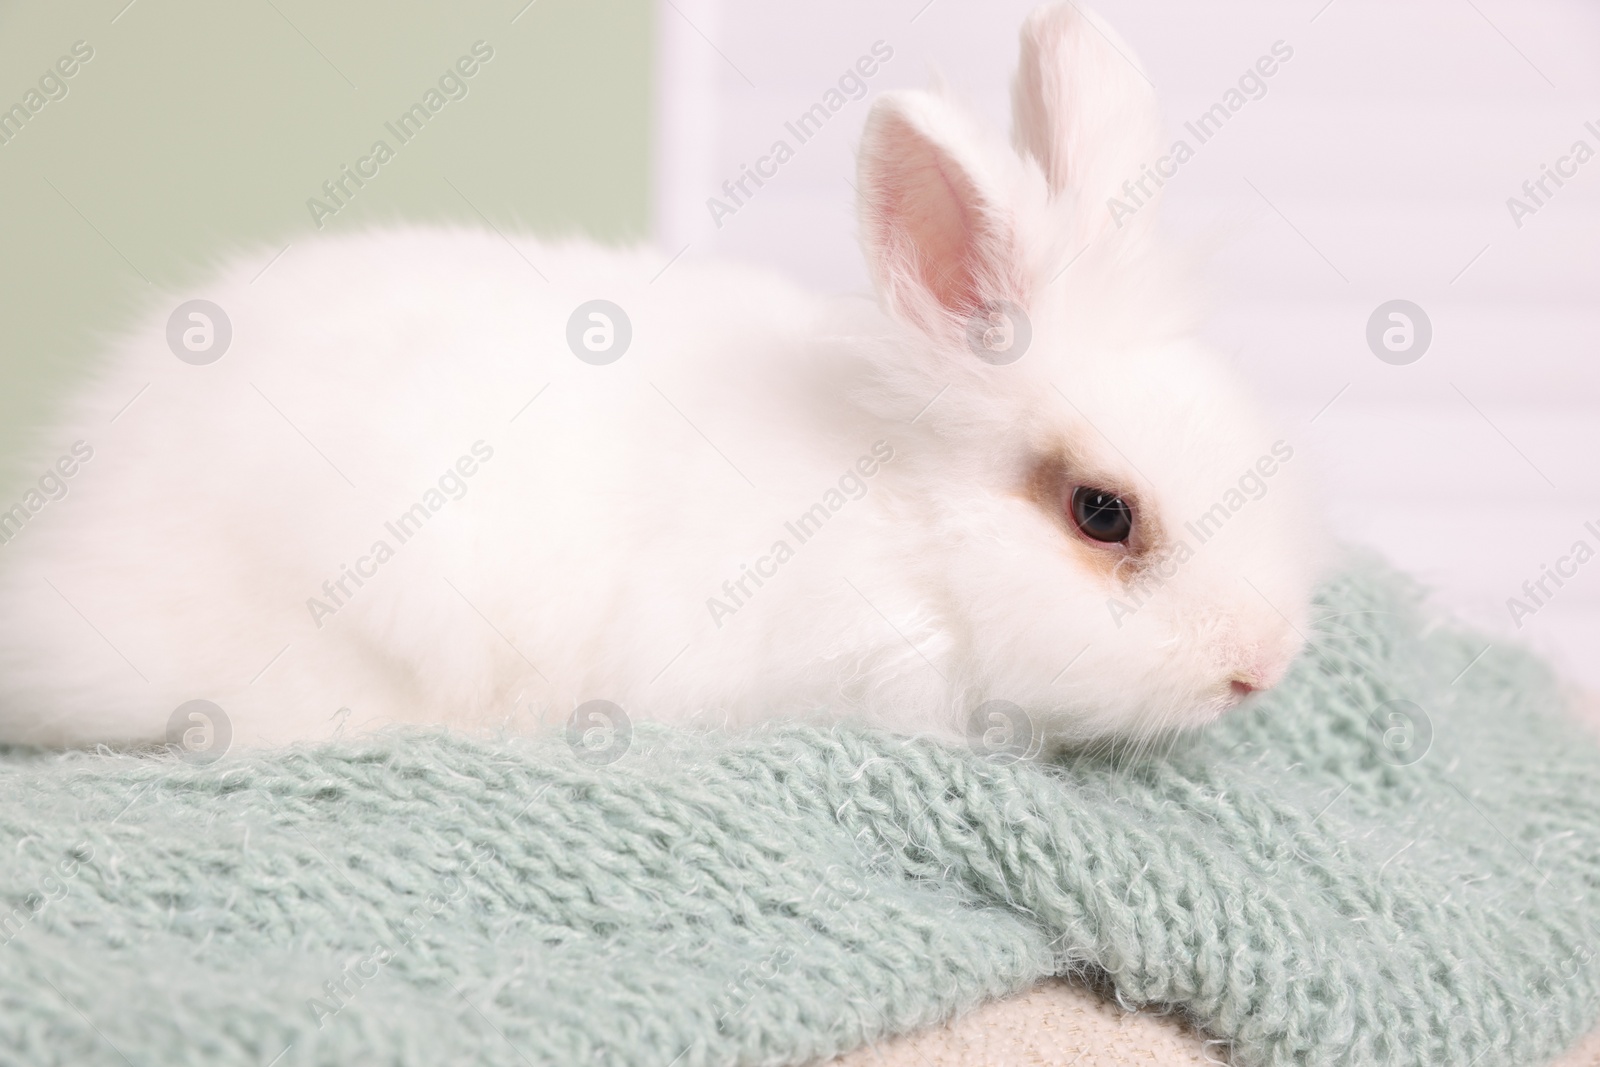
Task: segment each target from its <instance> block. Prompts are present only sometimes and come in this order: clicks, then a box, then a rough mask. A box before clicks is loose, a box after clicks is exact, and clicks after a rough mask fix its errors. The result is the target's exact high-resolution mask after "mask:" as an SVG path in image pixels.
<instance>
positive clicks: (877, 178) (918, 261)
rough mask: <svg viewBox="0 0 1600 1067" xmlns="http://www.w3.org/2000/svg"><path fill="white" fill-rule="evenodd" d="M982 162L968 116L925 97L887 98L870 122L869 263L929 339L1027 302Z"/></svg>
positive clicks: (882, 287)
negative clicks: (1003, 304) (993, 310)
mask: <svg viewBox="0 0 1600 1067" xmlns="http://www.w3.org/2000/svg"><path fill="white" fill-rule="evenodd" d="M984 158H985V153H984V152H983V151H982V150H981V146H980V142H979V140H978V138H977V137H976V135H975V134H973V133H972V132H971V131H970V130H969V129H968V128H967V126H966V124H965V122H964V121H963V120H962V118H961V117H960V116H959V115H958V114H957V113H956V112H955V111H954V110H953V109H951V108H950V107H949V105H947V104H946V103H945V102H944V101H943V100H941V99H940V98H938V97H935V96H932V95H929V94H927V93H920V92H895V93H886V94H884V95H883V96H881V97H879V98H878V100H877V102H876V103H874V104H873V107H872V113H871V114H870V115H868V117H867V127H866V132H865V134H864V136H863V138H862V143H861V159H860V164H859V175H858V177H859V179H860V185H859V187H858V190H857V192H858V198H859V200H858V202H859V210H860V216H861V219H860V221H861V238H862V243H863V245H864V247H865V250H866V255H867V260H868V265H869V266H870V267H871V268H872V273H873V278H874V281H875V282H876V283H877V287H878V292H879V294H880V296H881V297H882V298H883V300H884V302H885V303H886V304H887V305H888V306H889V307H890V309H891V310H893V311H895V312H897V313H898V314H900V315H901V316H903V317H904V318H906V319H908V320H909V321H911V322H912V323H913V324H915V325H917V326H919V327H921V328H922V329H923V330H924V331H926V332H928V333H931V334H936V335H944V334H948V333H949V332H950V331H951V330H952V329H955V330H960V329H962V328H964V324H965V322H966V320H967V319H968V318H970V317H971V316H972V314H973V313H974V312H976V311H978V310H979V309H982V308H985V307H987V306H989V305H991V304H993V303H996V302H1000V301H1009V302H1011V303H1015V304H1019V305H1021V304H1025V303H1026V300H1027V295H1028V293H1027V283H1026V281H1025V272H1024V271H1023V270H1022V265H1021V260H1020V256H1019V253H1018V250H1017V241H1016V223H1015V219H1014V214H1013V212H1012V211H1011V210H1010V205H1008V204H1005V203H1002V199H1003V198H1002V195H1001V192H1000V184H1001V183H1000V182H999V181H998V180H996V178H995V176H994V175H992V174H991V173H990V172H989V171H988V170H987V168H986V167H985V166H984Z"/></svg>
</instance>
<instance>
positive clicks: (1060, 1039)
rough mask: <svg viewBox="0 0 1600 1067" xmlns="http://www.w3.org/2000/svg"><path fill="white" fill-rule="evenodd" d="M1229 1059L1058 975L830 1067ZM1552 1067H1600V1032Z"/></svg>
mask: <svg viewBox="0 0 1600 1067" xmlns="http://www.w3.org/2000/svg"><path fill="white" fill-rule="evenodd" d="M1228 1062H1229V1060H1228V1055H1227V1046H1226V1045H1225V1044H1223V1043H1220V1042H1216V1041H1212V1042H1210V1043H1209V1044H1208V1042H1207V1039H1206V1037H1205V1035H1203V1034H1200V1033H1197V1032H1196V1031H1194V1030H1192V1029H1190V1028H1189V1027H1187V1026H1185V1025H1184V1024H1183V1022H1182V1021H1181V1020H1180V1019H1179V1018H1178V1017H1177V1016H1173V1015H1153V1014H1149V1013H1147V1012H1124V1011H1122V1010H1121V1009H1120V1008H1118V1007H1117V1006H1116V1005H1115V1004H1112V1003H1110V1002H1109V1001H1106V1000H1104V999H1102V998H1101V997H1100V996H1098V995H1096V994H1095V993H1094V992H1092V991H1090V990H1089V989H1088V988H1087V987H1085V986H1084V985H1082V984H1081V983H1079V982H1076V981H1072V980H1068V979H1063V978H1053V979H1051V980H1049V981H1046V982H1041V983H1040V984H1039V985H1036V986H1034V987H1033V988H1032V989H1030V990H1029V991H1028V992H1026V993H1022V994H1020V995H1018V996H1015V997H1008V998H1007V999H1005V1000H995V1001H990V1002H989V1003H988V1004H985V1005H983V1006H982V1007H980V1008H978V1009H977V1010H976V1011H973V1012H972V1013H970V1014H968V1015H966V1016H963V1017H962V1018H960V1019H958V1020H956V1021H954V1022H950V1023H945V1024H944V1025H942V1026H933V1027H929V1028H928V1029H926V1030H922V1031H919V1032H917V1033H915V1034H911V1035H908V1036H906V1037H898V1038H894V1039H892V1040H889V1041H885V1042H882V1043H880V1044H877V1045H869V1046H867V1047H866V1048H862V1049H858V1050H856V1051H855V1052H852V1053H850V1054H849V1055H848V1056H841V1057H839V1058H838V1059H836V1060H834V1061H833V1063H832V1065H831V1067H1036V1065H1037V1067H1045V1065H1050V1067H1135V1065H1137V1067H1169V1065H1171V1067H1199V1065H1202V1064H1226V1063H1228ZM1484 1067H1487V1065H1484ZM1497 1067H1498V1065H1497ZM1504 1067H1524V1065H1504ZM1525 1067H1535V1065H1533V1064H1527V1065H1525ZM1552 1067H1600V1031H1595V1032H1594V1033H1591V1034H1590V1035H1589V1036H1588V1038H1587V1039H1585V1040H1584V1041H1583V1042H1582V1044H1580V1045H1579V1046H1578V1047H1577V1048H1574V1049H1572V1050H1571V1051H1570V1052H1568V1053H1567V1055H1565V1056H1563V1057H1561V1058H1560V1059H1558V1060H1556V1061H1555V1062H1554V1064H1552Z"/></svg>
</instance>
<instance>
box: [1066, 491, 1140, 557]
mask: <svg viewBox="0 0 1600 1067" xmlns="http://www.w3.org/2000/svg"><path fill="white" fill-rule="evenodd" d="M1072 521H1073V522H1074V523H1076V524H1077V527H1078V529H1080V530H1082V531H1083V535H1084V536H1085V537H1088V538H1091V539H1093V540H1095V541H1104V542H1106V543H1107V544H1115V543H1117V542H1121V541H1126V540H1127V539H1128V538H1129V536H1131V535H1132V533H1133V508H1132V507H1130V506H1129V505H1128V502H1127V501H1125V500H1123V499H1122V498H1121V497H1120V496H1118V495H1117V494H1115V493H1113V492H1110V491H1109V490H1105V489H1093V488H1090V487H1089V486H1087V485H1080V486H1078V488H1076V489H1074V490H1073V491H1072Z"/></svg>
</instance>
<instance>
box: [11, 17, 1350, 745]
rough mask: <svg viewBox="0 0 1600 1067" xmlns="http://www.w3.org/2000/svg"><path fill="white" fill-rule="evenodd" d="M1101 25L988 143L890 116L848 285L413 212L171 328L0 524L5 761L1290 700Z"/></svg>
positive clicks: (1278, 491)
mask: <svg viewBox="0 0 1600 1067" xmlns="http://www.w3.org/2000/svg"><path fill="white" fill-rule="evenodd" d="M1112 42H1113V37H1112V34H1111V32H1110V31H1109V30H1108V29H1107V28H1106V27H1104V26H1103V25H1100V24H1099V23H1097V22H1095V21H1092V19H1091V18H1090V17H1089V16H1085V15H1083V14H1082V13H1081V12H1080V11H1079V10H1078V9H1077V7H1076V5H1073V4H1062V5H1058V6H1052V7H1048V8H1044V9H1041V10H1039V11H1037V12H1035V14H1034V15H1033V16H1032V17H1031V18H1030V19H1029V20H1028V22H1027V24H1026V25H1025V27H1024V29H1023V34H1022V59H1021V67H1020V70H1019V72H1018V74H1017V77H1016V81H1015V86H1014V106H1015V131H1014V143H1015V149H1016V150H1015V151H1012V150H1011V149H1008V148H1007V147H1005V146H1003V145H1000V144H991V143H989V142H988V141H986V140H985V139H984V138H983V137H982V136H980V134H979V133H977V132H975V131H974V130H973V129H972V128H971V127H970V126H969V124H968V123H967V121H966V120H965V119H964V118H963V117H962V116H961V115H960V113H958V112H957V111H956V110H955V109H954V107H953V106H952V105H951V104H950V103H948V102H947V101H946V100H945V99H943V98H942V97H941V96H938V95H932V94H926V93H917V92H901V93H891V94H887V95H885V96H883V97H881V98H880V99H879V100H878V101H877V102H876V103H875V105H874V107H873V108H872V111H871V114H870V117H869V119H868V121H867V127H866V131H865V134H864V138H863V142H862V146H861V154H860V167H859V191H860V227H861V237H862V245H863V248H864V251H865V254H866V256H867V259H868V261H869V263H870V266H871V269H872V274H873V277H874V280H875V284H876V290H877V292H876V296H877V300H876V301H875V302H872V301H868V300H865V299H832V298H830V299H823V298H819V297H816V296H813V295H809V294H807V293H805V292H802V291H799V290H797V289H796V288H793V287H792V286H790V285H789V284H787V283H785V282H784V281H782V280H780V279H777V278H773V277H769V276H766V275H764V274H761V273H759V272H756V271H752V270H750V269H748V268H745V267H735V266H726V265H716V264H697V263H695V262H692V261H689V260H686V261H683V262H679V263H676V264H671V265H669V264H668V263H667V261H666V260H665V259H664V258H662V257H660V256H658V255H657V254H655V253H654V252H647V251H616V250H608V249H603V248H599V247H595V246H592V245H587V244H582V243H566V244H548V243H539V242H536V241H533V240H527V239H518V238H511V239H507V238H505V237H502V236H501V235H500V234H498V233H496V232H479V231H474V230H465V229H442V228H422V227H416V228H409V227H408V228H388V229H381V230H374V231H370V232H363V233H356V234H351V235H346V236H328V237H318V238H315V239H314V240H301V241H296V242H295V243H294V245H293V246H292V248H291V249H290V250H289V251H288V252H287V253H286V254H284V255H283V257H282V259H281V260H280V261H278V262H276V263H274V264H272V265H271V266H270V268H269V269H266V270H265V271H264V272H263V264H265V263H266V262H267V261H268V260H269V259H270V256H271V251H270V250H264V251H261V252H259V253H257V254H252V255H248V256H244V257H241V258H239V259H237V260H235V261H234V262H233V263H232V264H231V265H230V266H228V267H227V268H226V269H224V270H222V271H221V272H220V273H218V274H217V275H216V277H215V278H214V280H213V281H212V282H211V283H210V284H209V285H207V286H206V287H205V288H203V289H201V290H198V291H196V292H193V293H183V294H175V295H174V296H173V297H172V298H171V299H170V300H169V301H166V302H163V303H161V304H160V305H159V306H155V307H152V308H151V309H150V311H149V314H148V315H146V316H145V317H144V318H143V319H142V320H141V321H140V322H139V323H138V324H137V326H136V327H135V328H134V329H133V330H132V331H131V332H130V333H128V334H127V335H126V336H124V337H123V338H122V339H121V340H120V341H118V342H117V343H116V344H114V345H113V346H112V347H111V350H110V352H109V354H108V357H107V359H106V361H105V365H104V366H103V368H101V370H100V372H99V373H98V374H97V376H96V377H95V379H94V381H93V383H92V384H91V385H89V386H88V387H87V388H86V389H84V390H83V392H82V394H81V395H80V396H78V397H77V399H76V400H75V401H74V402H73V403H72V404H71V405H70V407H69V409H68V411H67V413H66V415H65V416H64V417H63V418H62V419H61V420H59V421H58V422H57V423H56V424H55V425H54V427H53V428H52V429H51V430H49V432H47V433H46V434H44V435H43V444H42V446H41V449H40V450H39V451H38V452H37V453H36V454H35V456H36V458H35V460H34V461H33V462H32V463H31V465H28V466H26V467H25V468H24V472H23V473H24V474H25V475H26V477H27V478H28V479H29V480H30V481H31V480H34V479H37V481H38V487H37V488H36V489H30V490H29V491H28V493H27V495H25V496H23V497H22V498H21V499H20V500H19V501H18V503H17V506H16V507H14V508H13V509H12V510H11V511H10V512H5V513H0V537H3V538H5V543H4V544H3V545H0V739H4V740H9V741H19V742H34V743H43V744H51V745H61V744H65V745H75V744H84V743H93V742H111V743H138V742H145V741H153V742H160V741H163V740H167V739H168V737H169V733H168V731H169V725H170V724H172V723H173V722H174V721H175V712H176V711H177V709H179V708H180V707H181V706H183V705H185V704H186V702H189V701H192V700H206V701H211V702H213V703H214V704H215V705H216V706H218V707H220V708H221V709H222V711H223V713H224V714H225V718H226V728H227V729H229V730H231V733H232V736H233V739H234V743H235V744H240V743H251V744H263V743H268V744H270V743H282V742H289V741H293V740H298V739H317V738H323V737H328V736H332V735H334V734H335V733H337V732H340V731H344V732H345V733H350V732H352V731H356V730H363V729H370V728H372V727H375V726H378V725H381V724H385V723H391V722H413V723H436V724H445V725H449V726H452V727H459V728H466V729H475V730H480V731H481V730H499V729H506V728H510V729H532V728H534V727H536V726H537V724H538V723H539V722H540V721H543V722H546V723H549V724H553V725H556V726H558V727H559V725H560V724H562V723H564V722H566V721H567V719H568V716H570V715H573V713H574V709H575V708H576V707H578V706H579V705H581V704H584V703H585V702H588V701H591V700H605V701H610V702H613V704H614V705H616V706H619V707H620V708H622V709H623V711H624V712H625V714H626V716H628V717H629V718H631V719H633V720H641V719H652V720H658V721H665V722H675V723H709V724H724V723H727V724H731V725H739V724H745V723H750V722H754V721H760V720H767V719H772V718H778V717H789V718H805V719H810V720H820V721H837V720H842V719H852V720H856V721H865V722H870V723H875V724H878V725H882V726H886V727H889V728H892V729H896V730H900V731H905V732H908V733H918V734H926V735H933V736H937V737H943V738H947V739H959V738H960V737H962V736H963V735H966V734H967V731H968V728H969V723H971V722H973V721H974V719H973V716H974V713H976V714H977V719H976V722H977V723H978V726H979V728H980V729H981V728H982V727H984V726H986V725H988V724H989V723H991V722H996V721H1000V720H996V719H995V718H994V713H995V711H996V709H1006V708H1011V707H1012V706H1015V707H1016V708H1020V709H1022V713H1023V715H1024V721H1022V722H1020V723H1019V722H1017V721H1012V722H1011V723H1009V725H1010V726H1011V727H1012V728H1017V727H1019V726H1020V728H1021V729H1022V730H1023V731H1024V733H1025V734H1027V736H1028V739H1029V740H1030V741H1031V742H1032V743H1031V745H1030V746H1029V747H1030V748H1031V749H1033V750H1037V749H1038V748H1039V747H1040V745H1041V744H1046V743H1048V744H1052V745H1053V744H1056V743H1083V742H1088V741H1098V740H1104V739H1109V738H1116V737H1131V738H1148V737H1151V736H1155V735H1158V734H1161V733H1164V732H1166V731H1169V730H1171V729H1174V728H1181V727H1186V726H1192V725H1196V724H1200V723H1204V722H1206V721H1209V720H1210V719H1212V718H1214V717H1215V716H1217V715H1218V714H1220V713H1221V712H1222V711H1224V710H1226V709H1227V708H1229V707H1231V706H1233V705H1234V704H1236V703H1237V702H1238V701H1239V700H1240V699H1241V698H1242V697H1243V696H1244V694H1246V693H1248V692H1250V691H1251V690H1255V689H1261V688H1265V687H1268V686H1270V685H1272V684H1274V683H1275V682H1276V681H1277V680H1278V679H1279V678H1280V677H1281V676H1282V674H1283V672H1284V670H1285V668H1286V665H1287V664H1288V662H1289V661H1290V659H1291V658H1292V657H1293V656H1294V654H1295V653H1296V652H1297V650H1298V649H1299V647H1300V645H1301V643H1302V635H1303V634H1304V632H1305V631H1306V630H1307V628H1308V621H1307V613H1308V607H1309V592H1310V588H1311V585H1312V582H1313V580H1314V578H1315V576H1316V574H1317V572H1318V568H1319V566H1320V561H1321V559H1322V558H1323V554H1322V550H1321V549H1320V547H1319V546H1320V544H1321V541H1320V539H1319V537H1320V535H1319V532H1318V530H1319V526H1318V524H1317V523H1316V522H1314V521H1313V520H1312V518H1311V516H1310V514H1309V511H1308V508H1307V506H1306V504H1305V497H1306V494H1305V492H1304V491H1303V490H1302V489H1301V488H1300V483H1301V482H1302V480H1303V478H1302V468H1304V467H1305V465H1306V464H1305V460H1303V459H1299V460H1296V459H1295V458H1294V456H1295V455H1296V454H1295V453H1294V451H1293V442H1292V441H1287V440H1280V439H1279V438H1278V437H1276V436H1275V435H1274V434H1272V433H1271V432H1269V431H1268V430H1267V429H1266V428H1265V426H1264V424H1263V422H1262V420H1261V419H1260V418H1259V417H1258V415H1257V414H1256V412H1255V410H1254V408H1253V407H1252V406H1251V404H1250V403H1249V402H1248V401H1247V399H1246V398H1245V396H1244V394H1243V393H1242V392H1241V390H1240V389H1239V388H1238V386H1237V385H1236V384H1235V382H1234V380H1233V378H1232V377H1231V375H1230V373H1229V372H1228V371H1227V370H1226V369H1225V367H1224V365H1223V364H1222V363H1221V362H1220V361H1219V360H1217V359H1215V358H1214V357H1213V356H1212V355H1211V354H1209V353H1208V352H1207V351H1205V350H1204V349H1203V348H1202V347H1201V346H1200V345H1199V344H1198V343H1197V342H1196V341H1194V340H1192V339H1191V338H1190V337H1189V336H1188V335H1189V332H1190V330H1191V323H1190V320H1189V315H1188V313H1187V311H1186V310H1185V306H1184V303H1183V298H1182V294H1181V292H1180V291H1179V289H1178V288H1177V287H1176V283H1175V282H1174V281H1173V277H1174V272H1173V271H1171V270H1169V269H1168V268H1167V267H1166V260H1165V258H1164V257H1163V255H1162V254H1161V252H1160V250H1159V248H1158V246H1157V244H1156V242H1155V241H1154V239H1153V237H1152V234H1151V227H1150V223H1151V220H1152V216H1153V214H1154V213H1153V210H1141V211H1140V212H1139V213H1137V214H1136V215H1135V216H1134V217H1133V218H1131V219H1128V218H1123V219H1121V220H1120V222H1121V225H1118V223H1117V221H1114V220H1113V217H1112V214H1111V213H1110V212H1108V210H1107V207H1106V206H1105V205H1106V204H1107V201H1108V198H1109V197H1110V196H1111V195H1113V194H1117V195H1121V193H1120V190H1121V188H1122V186H1123V183H1124V182H1125V181H1127V180H1128V179H1130V178H1137V177H1138V176H1139V175H1140V173H1141V166H1142V165H1143V164H1146V163H1148V162H1149V161H1150V160H1152V159H1154V158H1156V157H1157V156H1158V155H1159V153H1160V145H1159V142H1158V140H1157V139H1158V137H1159V134H1160V125H1159V120H1158V115H1157V111H1156V107H1155V102H1154V100H1153V97H1152V93H1151V91H1150V90H1149V88H1148V86H1147V85H1146V83H1145V81H1144V80H1143V78H1142V76H1141V75H1140V74H1139V73H1138V72H1137V71H1136V70H1135V69H1134V68H1133V67H1132V66H1131V64H1130V62H1129V61H1128V60H1127V59H1125V58H1124V56H1125V54H1126V53H1127V49H1126V47H1125V46H1122V45H1115V44H1113V43H1112ZM193 298H199V299H204V300H208V301H211V302H212V303H213V304H214V305H216V307H218V308H220V309H221V311H222V315H218V314H217V313H216V312H215V311H214V310H210V309H208V308H207V307H205V306H201V307H200V308H199V310H195V308H194V307H192V306H179V305H184V304H185V302H186V301H188V300H190V299H193ZM594 300H605V301H609V302H610V303H611V304H612V305H615V307H616V308H620V309H621V310H622V312H623V313H624V315H625V321H624V317H623V316H619V315H618V314H616V312H615V311H614V310H609V309H606V308H601V309H600V310H599V311H595V310H594V309H593V308H590V307H587V306H585V305H588V304H589V302H591V301H594ZM175 306H177V307H178V311H177V312H174V307H175ZM230 327H231V337H229V336H227V335H228V332H229V328H230ZM630 331H631V338H628V337H625V335H626V334H629V333H630ZM624 342H626V343H624ZM219 353H220V355H219ZM619 353H620V355H619ZM580 355H581V356H582V357H583V358H580ZM180 357H182V358H180ZM206 360H210V362H206ZM604 360H610V361H609V362H603V361H604ZM41 472H43V473H42V474H41ZM63 494H64V495H63ZM4 503H5V502H0V507H3V506H4ZM1124 524H1126V527H1127V528H1126V529H1123V528H1122V527H1123V525H1124ZM1206 535H1209V536H1206ZM1000 701H1004V702H1009V703H1007V704H999V703H995V702H1000ZM1001 719H1002V720H1003V719H1004V716H1003V715H1002V716H1001ZM189 721H190V719H189V718H187V717H185V716H178V717H177V719H176V722H177V726H178V728H180V729H186V728H187V724H188V722H189ZM194 721H199V720H198V719H196V720H194ZM1001 724H1002V725H1007V724H1005V723H1004V722H1001Z"/></svg>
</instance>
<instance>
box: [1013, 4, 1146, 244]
mask: <svg viewBox="0 0 1600 1067" xmlns="http://www.w3.org/2000/svg"><path fill="white" fill-rule="evenodd" d="M1011 112H1012V115H1011V120H1012V142H1013V143H1014V144H1015V146H1016V149H1017V152H1018V153H1019V154H1020V155H1023V156H1027V157H1031V158H1032V159H1034V160H1035V161H1036V162H1037V163H1038V164H1039V166H1040V168H1041V169H1042V170H1043V171H1044V175H1045V180H1046V181H1047V182H1048V183H1049V186H1050V193H1051V195H1052V196H1053V197H1062V196H1064V195H1065V196H1071V197H1072V198H1073V201H1074V202H1075V203H1076V204H1077V205H1078V206H1077V211H1078V212H1079V213H1081V214H1082V215H1083V216H1084V217H1083V218H1082V219H1081V220H1080V221H1081V222H1082V223H1083V224H1084V230H1085V231H1086V236H1092V235H1093V234H1094V233H1096V232H1098V231H1099V230H1100V229H1101V228H1102V227H1103V226H1104V225H1105V224H1106V223H1108V222H1110V221H1111V215H1110V212H1109V211H1108V209H1107V203H1108V201H1109V200H1110V199H1111V198H1112V197H1114V196H1120V195H1122V186H1123V183H1124V182H1127V181H1129V180H1135V181H1136V180H1138V178H1139V176H1140V169H1141V167H1142V166H1144V165H1145V164H1148V163H1151V162H1152V161H1153V160H1154V159H1155V158H1156V157H1157V156H1158V155H1160V144H1161V113H1160V109H1159V107H1158V106H1157V102H1156V93H1155V87H1154V86H1153V85H1152V84H1151V83H1150V80H1149V79H1148V78H1146V77H1145V74H1144V71H1143V70H1141V69H1140V67H1139V65H1138V60H1136V59H1135V58H1134V56H1133V52H1132V51H1130V50H1129V48H1128V46H1127V45H1126V44H1124V43H1123V42H1122V40H1121V38H1119V37H1118V36H1117V35H1116V33H1115V32H1113V31H1112V29H1111V28H1110V27H1109V26H1107V25H1106V24H1105V23H1103V22H1102V21H1101V20H1100V19H1099V18H1097V17H1096V16H1094V15H1092V14H1090V13H1088V12H1086V11H1084V10H1083V9H1082V8H1081V7H1079V6H1078V5H1077V4H1076V3H1073V2H1070V0H1068V2H1065V3H1056V4H1049V5H1047V6H1045V7H1041V8H1038V9H1036V10H1035V11H1034V12H1033V13H1032V14H1031V15H1029V16H1028V19H1027V21H1026V22H1024V23H1023V26H1022V54H1021V57H1020V59H1019V62H1018V65H1017V75H1016V78H1015V79H1014V80H1013V81H1012V83H1011Z"/></svg>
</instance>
